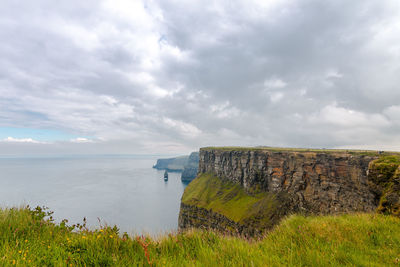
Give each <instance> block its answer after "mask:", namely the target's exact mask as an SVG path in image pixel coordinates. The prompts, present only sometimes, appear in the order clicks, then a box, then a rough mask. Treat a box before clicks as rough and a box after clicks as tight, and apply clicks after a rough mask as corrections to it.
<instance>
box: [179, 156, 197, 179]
mask: <svg viewBox="0 0 400 267" xmlns="http://www.w3.org/2000/svg"><path fill="white" fill-rule="evenodd" d="M198 169H199V152H192V153H191V154H190V156H189V159H188V161H187V163H186V165H185V167H184V169H183V172H182V176H181V179H182V182H190V181H192V180H193V179H194V178H196V176H197V171H198Z"/></svg>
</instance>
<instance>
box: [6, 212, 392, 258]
mask: <svg viewBox="0 0 400 267" xmlns="http://www.w3.org/2000/svg"><path fill="white" fill-rule="evenodd" d="M48 215H50V214H49V213H46V212H45V211H43V210H42V209H40V208H39V209H36V210H32V209H28V208H21V209H17V208H13V209H0V255H1V257H0V265H1V266H398V264H399V262H400V219H399V218H396V217H394V216H386V215H378V214H353V215H342V216H320V217H303V216H291V217H289V218H287V219H285V220H283V221H282V222H281V223H280V224H279V225H278V226H276V227H275V228H274V230H273V231H272V232H270V233H269V234H268V235H267V236H266V237H265V238H264V239H260V240H245V239H242V238H238V237H234V236H223V235H221V234H218V233H215V232H210V231H198V230H190V231H186V232H183V233H179V234H168V235H164V236H160V237H158V238H155V239H154V238H150V237H143V236H135V237H131V236H128V235H121V234H118V229H117V228H110V227H100V228H99V229H96V230H92V231H90V230H88V229H86V228H85V227H84V226H82V225H81V226H80V227H75V228H73V227H68V226H67V225H66V224H65V222H63V223H60V224H55V223H54V222H53V221H52V219H51V218H50V217H48Z"/></svg>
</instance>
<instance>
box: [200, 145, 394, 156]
mask: <svg viewBox="0 0 400 267" xmlns="http://www.w3.org/2000/svg"><path fill="white" fill-rule="evenodd" d="M200 150H219V151H246V152H247V151H271V152H316V153H345V154H346V153H347V154H352V155H365V156H383V155H388V156H390V155H397V156H400V152H394V151H376V150H357V149H325V148H289V147H270V146H256V147H235V146H225V147H223V146H222V147H218V146H217V147H203V148H201V149H200Z"/></svg>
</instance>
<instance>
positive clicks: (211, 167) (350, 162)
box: [179, 148, 380, 232]
mask: <svg viewBox="0 0 400 267" xmlns="http://www.w3.org/2000/svg"><path fill="white" fill-rule="evenodd" d="M378 158H379V153H378V152H376V153H361V152H357V153H355V152H351V151H350V152H346V151H324V150H314V151H301V150H299V151H292V150H287V151H285V150H284V149H247V150H246V149H234V148H233V149H221V148H202V149H201V150H200V161H199V174H202V173H208V174H213V175H215V176H217V177H219V178H220V179H222V180H224V181H229V182H233V183H235V184H238V185H240V186H241V188H243V189H244V190H245V191H246V192H247V193H248V194H250V195H251V194H255V193H257V192H266V193H269V194H271V193H272V194H275V195H276V196H277V197H278V198H279V201H278V202H277V205H278V206H277V208H276V210H277V211H279V216H280V217H282V216H284V215H286V214H288V213H297V212H301V213H305V214H339V213H348V212H370V211H374V210H375V209H376V208H377V206H378V205H379V201H380V199H379V198H380V195H379V194H377V193H376V190H375V191H374V189H373V187H374V186H373V185H372V182H371V179H370V178H369V176H368V173H369V165H370V163H371V162H372V161H374V160H376V159H378ZM182 204H183V205H185V203H182ZM190 208H191V207H190V206H188V205H186V206H184V208H183V209H181V213H180V218H179V226H180V228H188V227H201V226H202V225H207V226H210V225H211V228H215V229H218V227H213V226H212V225H213V224H214V225H215V222H212V221H213V219H212V218H214V217H215V215H214V214H211V213H210V215H209V217H208V218H209V220H211V222H207V223H206V224H204V223H202V222H201V221H202V220H203V221H204V218H207V215H205V214H204V212H205V211H204V210H202V218H197V219H195V218H194V217H193V214H191V212H190ZM192 208H193V209H196V210H198V209H199V208H201V207H192ZM211 212H212V211H211ZM223 215H226V216H227V217H228V218H229V214H223ZM254 216H255V217H257V215H254ZM206 220H207V219H206ZM232 227H233V225H231V226H230V228H232ZM241 227H242V228H243V225H242V226H240V227H233V228H235V229H234V230H233V231H231V230H229V229H228V228H227V229H226V230H227V231H228V232H229V231H230V232H235V231H236V232H237V231H239V232H240V228H241ZM255 227H257V225H255ZM219 228H220V227H219Z"/></svg>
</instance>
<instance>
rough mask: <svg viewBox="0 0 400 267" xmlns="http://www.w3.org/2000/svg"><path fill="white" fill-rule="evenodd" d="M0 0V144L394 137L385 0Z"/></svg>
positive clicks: (160, 148) (397, 123)
mask: <svg viewBox="0 0 400 267" xmlns="http://www.w3.org/2000/svg"><path fill="white" fill-rule="evenodd" d="M0 5H1V7H0V58H1V59H0V154H19V153H25V154H35V153H187V152H190V151H193V150H197V149H198V148H199V147H202V146H209V145H236V146H256V145H268V146H289V147H320V148H342V147H348V148H372V149H384V150H400V2H399V1H398V0H392V1H390V0H383V1H375V0H371V1H369V0H353V1H348V0H330V1H320V0H304V1H300V0H299V1H291V0H268V1H267V0H243V1H237V0H233V1H232V0H229V1H204V0H202V1H177V0H172V1H169V0H168V1H167V0H159V1H157V0H154V1H139V0H138V1H134V0H105V1H98V0H93V1H91V0H87V1H81V0H79V1H77V0H68V1H53V0H37V1H22V0H4V1H1V4H0Z"/></svg>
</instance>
